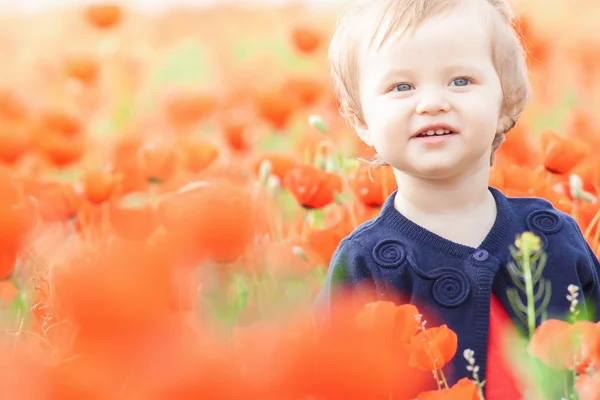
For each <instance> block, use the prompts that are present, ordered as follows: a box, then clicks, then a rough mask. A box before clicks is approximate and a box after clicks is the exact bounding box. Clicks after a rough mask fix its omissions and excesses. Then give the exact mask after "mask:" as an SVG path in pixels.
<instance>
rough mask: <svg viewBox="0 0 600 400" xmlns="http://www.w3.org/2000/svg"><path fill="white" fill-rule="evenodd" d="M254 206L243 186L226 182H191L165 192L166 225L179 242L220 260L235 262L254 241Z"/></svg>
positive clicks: (162, 214) (162, 207)
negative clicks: (174, 190) (185, 186)
mask: <svg viewBox="0 0 600 400" xmlns="http://www.w3.org/2000/svg"><path fill="white" fill-rule="evenodd" d="M254 211H255V206H254V204H253V202H252V200H251V195H250V193H248V192H247V191H246V190H245V189H244V188H242V187H240V186H237V185H234V184H231V183H225V182H210V183H209V182H205V183H203V184H199V185H198V184H196V185H194V184H190V185H188V188H183V189H181V190H180V191H179V192H177V193H173V194H170V195H168V196H165V197H164V198H163V200H162V201H161V203H160V206H159V215H160V217H161V221H162V223H163V225H164V226H165V227H166V228H167V229H168V230H169V231H170V232H171V234H172V235H173V236H175V237H176V238H178V239H177V240H178V241H179V245H180V246H182V247H183V248H184V249H185V250H186V251H193V252H194V253H195V254H193V256H194V257H198V256H201V257H203V258H209V259H212V260H214V261H217V262H223V263H226V262H232V261H235V260H236V259H237V258H239V257H240V256H241V255H242V254H243V253H244V252H245V251H246V249H247V248H248V247H249V246H250V245H251V244H252V242H253V238H254V222H255V216H254Z"/></svg>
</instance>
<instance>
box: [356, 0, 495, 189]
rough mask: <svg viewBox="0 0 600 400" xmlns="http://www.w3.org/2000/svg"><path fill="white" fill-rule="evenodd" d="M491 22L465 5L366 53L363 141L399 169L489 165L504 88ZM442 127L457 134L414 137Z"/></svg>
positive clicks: (465, 169) (446, 172)
mask: <svg viewBox="0 0 600 400" xmlns="http://www.w3.org/2000/svg"><path fill="white" fill-rule="evenodd" d="M488 24H489V23H488V22H487V18H486V15H485V14H484V13H483V11H482V10H481V9H480V8H479V7H477V6H474V5H473V4H472V3H471V2H468V1H467V2H462V4H461V5H459V6H457V8H456V9H454V10H453V11H451V12H450V13H449V14H445V15H443V16H440V17H436V18H432V19H431V20H428V21H426V22H425V23H424V24H423V25H422V26H421V27H420V28H418V29H417V30H415V31H414V32H408V33H406V34H404V35H402V37H401V38H400V39H395V38H391V39H390V40H388V41H387V42H386V43H385V44H384V46H383V47H382V48H381V49H380V50H379V51H377V52H375V51H374V50H372V51H370V52H368V53H365V55H364V56H363V57H362V59H361V67H362V74H361V80H360V90H361V103H362V106H363V112H364V116H365V120H366V123H367V132H366V133H365V134H364V135H363V139H364V140H365V141H366V142H367V143H368V144H370V145H373V146H374V147H375V150H376V151H377V152H378V154H379V155H380V156H381V158H383V160H384V161H386V162H387V163H388V164H390V165H391V166H392V167H394V168H395V169H398V170H400V171H403V172H405V173H408V174H411V175H415V176H420V177H425V178H431V179H449V178H456V177H459V176H464V175H466V174H469V173H470V172H473V171H474V170H475V169H479V168H482V167H485V166H489V162H490V155H491V148H492V142H493V139H494V136H495V134H496V131H497V130H498V123H499V117H500V108H501V102H502V89H501V85H500V79H499V77H498V75H497V73H496V70H495V68H494V65H493V64H492V56H491V55H492V48H491V38H490V28H489V26H488ZM436 124H443V125H446V126H445V128H446V129H445V130H448V128H451V129H452V130H453V131H456V132H458V133H457V134H452V133H451V134H446V135H440V136H438V135H434V136H427V135H426V137H415V135H416V134H417V133H418V132H419V131H420V130H422V129H424V128H426V127H427V126H430V125H433V126H435V125H436ZM438 128H439V129H436V131H439V132H440V133H442V132H443V131H444V127H438ZM429 133H431V132H429ZM436 133H437V132H436Z"/></svg>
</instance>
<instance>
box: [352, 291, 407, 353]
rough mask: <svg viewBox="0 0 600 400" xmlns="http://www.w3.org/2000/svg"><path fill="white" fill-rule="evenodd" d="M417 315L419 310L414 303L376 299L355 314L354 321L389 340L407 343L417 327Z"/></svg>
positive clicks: (362, 327)
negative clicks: (395, 302) (401, 303)
mask: <svg viewBox="0 0 600 400" xmlns="http://www.w3.org/2000/svg"><path fill="white" fill-rule="evenodd" d="M417 315H419V310H418V309H417V308H416V307H415V306H414V305H411V304H403V305H400V306H398V305H396V304H394V303H392V302H389V301H378V302H373V303H369V304H367V305H365V307H364V309H363V310H361V311H360V312H359V313H358V314H357V315H356V323H357V324H358V326H359V327H360V328H361V329H370V330H373V331H376V332H378V333H381V334H382V337H383V338H386V339H387V340H388V341H389V342H392V341H398V342H401V343H407V344H408V343H409V341H410V340H411V338H412V337H413V336H415V334H416V333H417V329H419V322H418V321H417V318H416V316H417Z"/></svg>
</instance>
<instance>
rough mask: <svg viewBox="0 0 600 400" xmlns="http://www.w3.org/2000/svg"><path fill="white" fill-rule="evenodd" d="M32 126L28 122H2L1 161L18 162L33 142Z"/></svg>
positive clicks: (0, 123)
mask: <svg viewBox="0 0 600 400" xmlns="http://www.w3.org/2000/svg"><path fill="white" fill-rule="evenodd" d="M30 130H31V126H30V125H29V124H27V123H26V122H10V121H1V122H0V161H2V162H4V163H6V164H13V163H15V162H17V161H18V160H19V159H20V158H21V156H22V155H23V154H24V153H25V152H26V151H27V149H28V148H29V145H30V143H31V133H30Z"/></svg>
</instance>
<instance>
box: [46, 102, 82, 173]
mask: <svg viewBox="0 0 600 400" xmlns="http://www.w3.org/2000/svg"><path fill="white" fill-rule="evenodd" d="M38 122H39V124H38V128H37V129H36V133H35V138H34V140H35V143H36V146H37V148H38V150H39V151H40V152H41V153H42V154H43V155H44V156H46V158H48V160H49V161H50V162H52V163H53V164H54V165H56V166H57V167H59V168H62V167H64V166H66V165H68V164H71V163H74V162H77V161H79V160H80V159H81V158H82V157H83V154H84V152H85V144H86V142H85V137H84V135H83V126H82V124H81V121H80V120H79V119H78V118H76V117H75V116H73V115H71V114H69V113H67V112H64V111H60V110H49V111H46V112H44V113H43V114H42V115H41V116H40V119H39V121H38Z"/></svg>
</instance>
